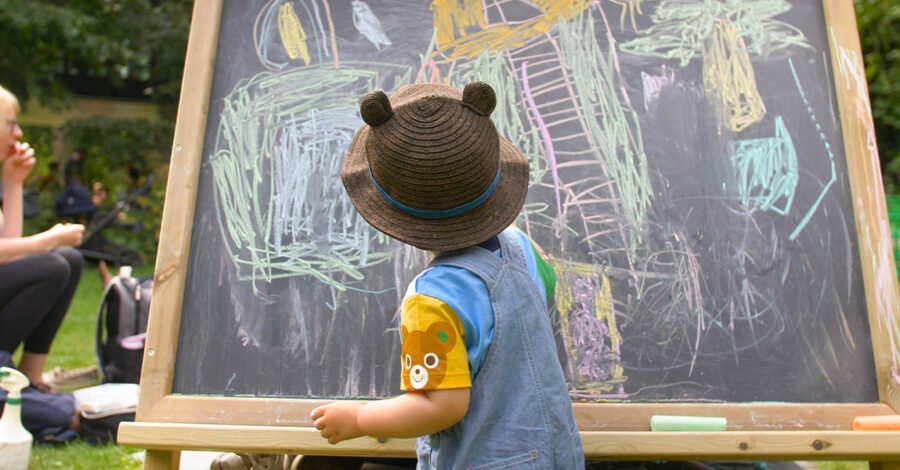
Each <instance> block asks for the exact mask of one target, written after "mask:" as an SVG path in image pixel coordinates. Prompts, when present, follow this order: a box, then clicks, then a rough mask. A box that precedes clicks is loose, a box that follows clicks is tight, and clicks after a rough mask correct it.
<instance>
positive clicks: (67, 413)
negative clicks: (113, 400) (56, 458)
mask: <svg viewBox="0 0 900 470" xmlns="http://www.w3.org/2000/svg"><path fill="white" fill-rule="evenodd" d="M0 367H10V368H13V369H15V365H14V364H13V361H12V357H10V354H9V352H7V351H0ZM5 405H6V390H3V389H0V410H3V409H4V407H5ZM74 415H75V398H74V396H73V395H72V394H71V393H69V392H59V393H42V392H39V391H38V390H37V389H36V388H34V387H33V386H31V385H29V386H28V387H26V388H24V389H22V425H23V426H25V429H27V430H28V432H30V433H31V435H32V436H33V438H34V443H35V444H52V443H58V442H66V441H68V440H70V439H73V438H75V437H76V436H78V433H76V432H75V431H74V430H72V429H69V426H70V425H71V424H72V417H73V416H74Z"/></svg>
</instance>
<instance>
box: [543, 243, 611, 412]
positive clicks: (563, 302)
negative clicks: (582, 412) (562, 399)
mask: <svg viewBox="0 0 900 470" xmlns="http://www.w3.org/2000/svg"><path fill="white" fill-rule="evenodd" d="M551 263H552V264H553V270H554V271H555V272H556V277H557V287H556V306H557V310H558V311H559V313H560V316H559V318H560V321H561V323H562V325H561V326H562V331H563V334H564V341H565V344H566V346H567V347H568V349H569V355H570V357H571V360H572V361H573V362H574V364H570V367H569V370H567V371H566V372H567V375H568V376H569V378H568V381H569V384H570V393H571V394H572V395H573V396H574V397H581V398H584V397H591V398H602V397H607V398H611V397H618V398H624V397H625V396H627V395H626V394H625V391H624V386H623V383H624V382H625V380H626V379H627V378H626V377H625V375H624V369H623V368H622V366H621V350H620V345H621V342H622V336H621V335H620V334H619V331H618V328H617V327H616V315H615V309H614V306H613V298H612V291H611V288H610V280H609V278H608V277H607V276H605V275H603V273H602V271H603V269H602V267H599V266H591V265H587V264H580V263H573V262H561V261H559V260H556V259H552V260H551Z"/></svg>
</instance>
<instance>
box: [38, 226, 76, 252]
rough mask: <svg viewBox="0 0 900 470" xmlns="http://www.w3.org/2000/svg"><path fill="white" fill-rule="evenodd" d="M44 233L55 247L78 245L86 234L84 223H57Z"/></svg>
mask: <svg viewBox="0 0 900 470" xmlns="http://www.w3.org/2000/svg"><path fill="white" fill-rule="evenodd" d="M44 234H45V235H46V236H47V237H48V238H49V239H50V240H51V241H52V245H53V247H54V248H55V247H57V246H78V245H80V244H81V238H82V237H83V236H84V225H81V224H56V225H54V226H53V227H51V228H50V229H49V230H47V231H46V232H44Z"/></svg>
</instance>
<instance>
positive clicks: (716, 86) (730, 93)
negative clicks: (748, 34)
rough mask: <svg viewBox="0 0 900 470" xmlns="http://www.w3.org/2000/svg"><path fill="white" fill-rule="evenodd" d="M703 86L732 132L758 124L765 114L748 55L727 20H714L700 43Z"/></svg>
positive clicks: (735, 28) (732, 25) (736, 30)
mask: <svg viewBox="0 0 900 470" xmlns="http://www.w3.org/2000/svg"><path fill="white" fill-rule="evenodd" d="M703 85H704V87H705V88H706V93H707V95H708V97H709V100H710V102H711V103H713V106H714V107H715V108H716V110H717V111H718V113H719V116H720V117H721V119H722V120H723V121H724V122H725V124H726V125H727V126H728V128H729V129H731V130H732V131H734V132H740V131H742V130H744V129H746V128H747V127H749V126H750V125H751V124H754V123H757V122H759V121H760V120H762V118H763V116H765V114H766V106H765V104H764V103H763V100H762V97H761V96H760V94H759V89H757V87H756V76H755V74H754V72H753V64H751V63H750V54H749V53H748V52H747V47H746V45H745V44H744V39H743V38H742V37H741V36H740V35H739V34H738V29H737V27H736V26H735V25H734V23H732V22H731V21H730V20H727V19H717V20H716V21H715V24H714V27H713V31H712V34H711V36H710V37H709V39H708V40H707V41H706V42H704V44H703Z"/></svg>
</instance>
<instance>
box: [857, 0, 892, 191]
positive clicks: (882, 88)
mask: <svg viewBox="0 0 900 470" xmlns="http://www.w3.org/2000/svg"><path fill="white" fill-rule="evenodd" d="M855 6H856V20H857V23H858V24H859V36H860V42H861V43H862V50H863V61H864V62H865V65H866V78H867V79H868V81H869V97H870V101H871V102H872V116H873V118H874V120H875V135H876V137H877V139H878V151H879V154H880V156H881V171H882V175H883V176H884V185H885V189H886V191H887V192H888V193H895V194H896V193H900V3H896V2H895V0H855Z"/></svg>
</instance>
